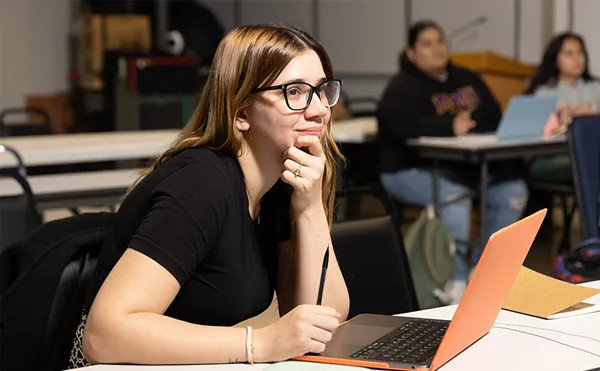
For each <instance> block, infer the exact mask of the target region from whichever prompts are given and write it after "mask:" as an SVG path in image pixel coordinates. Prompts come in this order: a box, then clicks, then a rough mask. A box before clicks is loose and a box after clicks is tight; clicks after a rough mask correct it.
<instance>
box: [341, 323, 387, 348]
mask: <svg viewBox="0 0 600 371" xmlns="http://www.w3.org/2000/svg"><path fill="white" fill-rule="evenodd" d="M392 330H394V328H393V327H378V326H362V325H352V324H349V325H348V326H344V327H342V328H340V329H339V330H338V332H342V333H343V334H340V335H341V336H343V339H344V343H346V344H349V345H360V346H365V345H368V344H369V343H371V342H373V341H375V340H377V339H379V338H380V337H382V336H383V335H385V334H387V333H388V332H390V331H392ZM336 335H337V334H336Z"/></svg>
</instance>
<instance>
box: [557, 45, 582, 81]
mask: <svg viewBox="0 0 600 371" xmlns="http://www.w3.org/2000/svg"><path fill="white" fill-rule="evenodd" d="M556 67H557V68H558V71H559V74H560V75H561V76H564V77H571V78H580V77H581V75H583V71H584V69H585V55H584V53H583V48H582V46H581V44H580V43H579V41H577V40H576V39H566V40H565V41H564V42H563V44H562V47H561V48H560V51H559V52H558V56H557V58H556Z"/></svg>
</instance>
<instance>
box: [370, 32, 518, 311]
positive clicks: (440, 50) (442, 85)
mask: <svg viewBox="0 0 600 371" xmlns="http://www.w3.org/2000/svg"><path fill="white" fill-rule="evenodd" d="M400 69H401V70H400V72H399V73H398V74H397V75H396V76H394V77H393V78H392V80H391V81H390V83H389V85H388V86H387V88H386V90H385V92H384V94H383V97H382V99H381V102H380V105H379V107H378V113H377V118H378V122H379V152H380V174H381V175H380V177H381V182H382V184H383V186H384V188H385V189H386V190H387V192H388V193H389V194H390V195H391V196H393V197H394V198H396V199H398V200H399V201H401V202H405V203H409V204H417V205H422V206H424V205H426V204H428V203H431V202H432V198H433V175H432V172H431V169H432V164H431V163H430V162H427V161H425V160H423V159H420V158H418V157H417V156H415V154H414V153H412V151H410V150H409V148H408V147H407V145H406V141H407V140H408V139H411V138H418V137H421V136H429V137H452V136H461V135H465V134H467V133H471V132H493V131H495V130H496V127H497V126H498V123H499V121H500V118H501V112H500V107H499V105H498V103H497V101H496V100H495V98H494V96H493V95H492V93H491V92H490V90H489V89H488V87H487V86H486V85H485V83H484V82H483V81H482V80H481V78H480V77H479V76H478V75H477V74H475V73H474V72H472V71H470V70H468V69H465V68H462V67H458V66H455V65H453V64H452V63H451V62H450V60H449V53H448V46H447V44H446V40H445V38H444V32H443V30H442V29H441V28H440V26H439V25H437V24H436V23H434V22H432V21H421V22H418V23H416V24H414V25H413V26H412V27H411V28H410V30H409V32H408V47H407V48H406V50H405V51H404V52H403V53H402V55H401V58H400ZM505 168H508V167H506V166H505ZM510 170H511V171H500V167H498V168H495V169H492V173H493V175H492V182H491V183H490V184H489V188H488V201H487V207H488V213H487V221H486V225H487V231H486V233H487V236H490V235H491V234H492V233H493V232H495V231H497V230H498V229H500V228H502V227H505V226H507V225H509V224H510V223H513V222H514V221H516V220H518V218H519V217H520V216H521V212H522V210H523V207H524V205H525V202H526V199H527V187H526V185H525V183H524V181H523V180H521V179H520V178H519V176H520V174H518V173H517V172H512V169H510ZM440 175H441V178H440V182H439V194H438V195H439V200H440V201H441V202H448V201H451V200H455V201H456V200H457V199H460V198H461V196H465V195H470V194H472V192H473V190H475V189H477V181H478V179H479V176H478V174H477V171H476V169H475V168H473V167H471V166H466V165H463V166H460V165H458V164H457V163H453V162H448V163H440ZM471 209H472V200H471V197H462V199H460V200H459V201H456V202H452V203H450V204H447V205H444V206H443V207H441V208H440V210H439V216H440V218H441V219H442V220H443V221H444V223H445V224H446V226H447V227H448V228H449V229H450V232H451V233H452V234H453V236H454V237H455V238H456V240H457V247H458V250H459V253H461V254H462V255H463V256H464V255H466V253H467V244H466V243H464V242H463V241H467V240H468V238H469V236H470V231H469V229H470V219H471ZM482 243H485V241H479V245H481V244H482ZM479 256H480V251H479V249H478V248H475V252H474V253H473V255H472V257H473V260H472V263H473V264H476V262H477V261H478V259H479ZM458 260H459V261H458V262H457V267H456V270H455V273H454V277H453V279H452V280H451V281H450V282H449V283H448V285H447V287H446V289H445V292H444V293H443V294H444V295H443V297H442V300H445V301H447V302H449V303H457V302H458V301H459V300H460V298H461V297H462V294H463V292H464V290H465V288H466V282H467V278H468V272H467V265H466V264H465V262H464V259H462V258H461V259H458Z"/></svg>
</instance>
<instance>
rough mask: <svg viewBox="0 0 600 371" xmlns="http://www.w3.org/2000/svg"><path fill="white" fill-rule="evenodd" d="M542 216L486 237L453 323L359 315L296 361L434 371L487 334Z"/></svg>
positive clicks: (544, 214) (537, 215)
mask: <svg viewBox="0 0 600 371" xmlns="http://www.w3.org/2000/svg"><path fill="white" fill-rule="evenodd" d="M545 216H546V210H545V209H544V210H541V211H538V212H537V213H535V214H533V215H531V216H529V217H527V218H524V219H522V220H520V221H518V222H516V223H514V224H512V225H510V226H508V227H506V228H503V229H501V230H499V231H498V232H496V233H494V234H493V235H492V236H491V237H490V239H489V241H488V243H487V246H486V248H485V249H484V251H483V255H482V256H481V259H480V260H479V263H478V264H477V267H476V268H475V272H474V273H473V276H472V278H471V280H470V282H469V285H468V286H467V290H466V291H465V294H464V296H463V298H462V300H461V301H460V304H459V305H458V308H457V309H456V312H455V314H454V317H453V319H452V321H442V320H432V319H423V318H412V317H395V316H387V315H375V314H361V315H359V316H356V317H354V318H353V319H351V320H349V321H348V322H346V323H345V324H343V325H342V326H340V328H339V329H338V330H337V331H336V333H335V335H334V336H333V339H332V340H331V342H330V343H329V344H327V349H326V350H325V352H323V353H321V354H317V355H306V356H302V357H298V358H296V359H297V360H304V361H311V362H324V363H333V364H343V365H350V366H359V367H360V366H362V367H368V368H377V369H388V370H437V369H438V368H440V367H441V366H443V365H444V364H446V363H447V362H448V361H450V360H451V359H452V358H454V357H456V356H457V355H458V354H459V353H461V352H462V351H464V350H465V349H467V348H468V347H469V346H471V345H472V344H473V343H475V342H476V341H477V340H479V339H480V338H482V337H483V336H485V335H486V334H487V333H488V332H489V331H490V329H491V328H492V326H493V324H494V322H495V320H496V318H497V316H498V313H499V312H500V309H501V308H502V304H503V303H504V300H505V299H506V297H507V296H508V293H509V291H510V289H511V287H512V284H513V282H514V280H515V278H516V277H517V274H518V272H519V270H520V268H521V266H522V264H523V261H524V260H525V257H526V256H527V253H528V251H529V248H530V247H531V245H532V243H533V241H534V239H535V236H536V235H537V233H538V230H539V228H540V226H541V224H542V221H543V220H544V217H545ZM390 295H393V293H390ZM481 366H482V367H483V366H484V365H481Z"/></svg>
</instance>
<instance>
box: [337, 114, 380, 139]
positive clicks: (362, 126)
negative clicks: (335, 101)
mask: <svg viewBox="0 0 600 371" xmlns="http://www.w3.org/2000/svg"><path fill="white" fill-rule="evenodd" d="M376 136H377V119H376V118H375V117H372V116H368V117H357V118H351V119H347V120H342V121H337V122H334V124H333V138H334V139H335V141H336V142H338V143H355V144H361V143H366V142H370V141H373V140H374V139H375V137H376Z"/></svg>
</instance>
